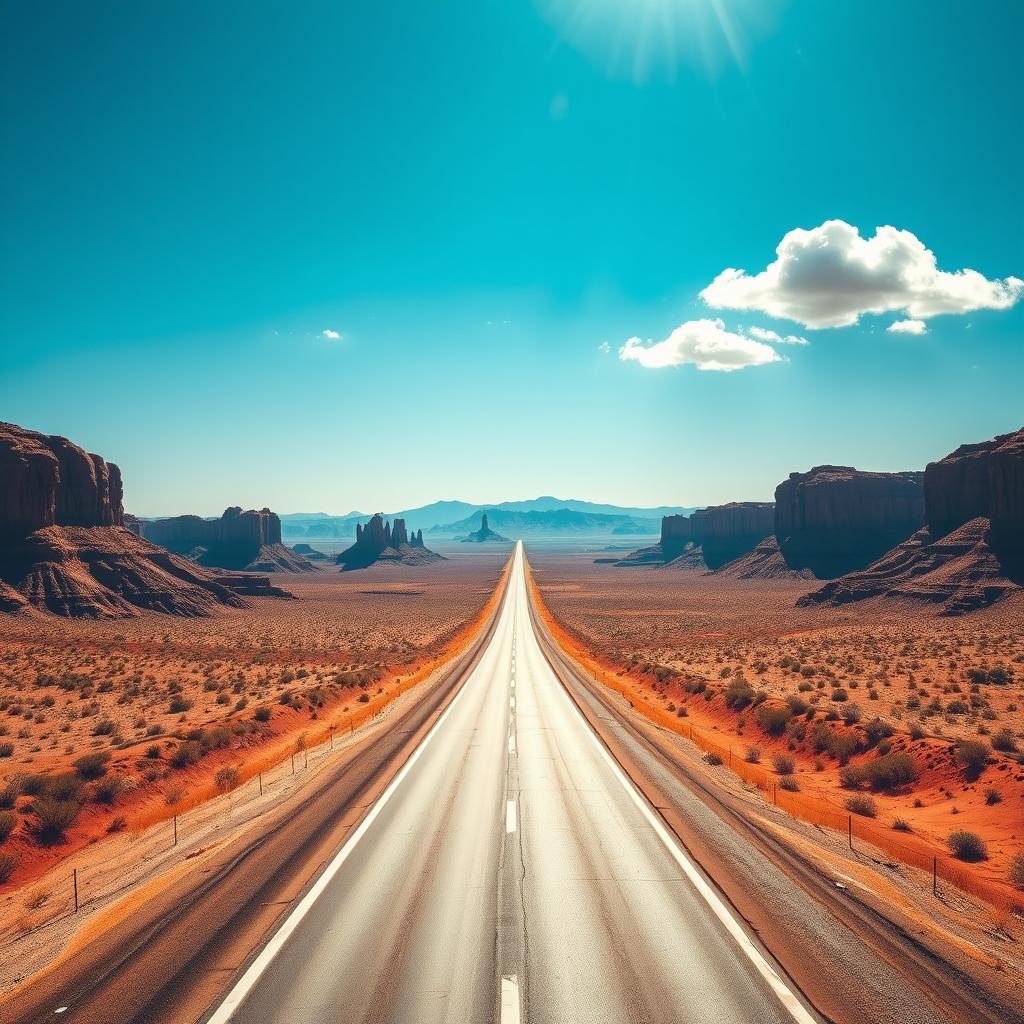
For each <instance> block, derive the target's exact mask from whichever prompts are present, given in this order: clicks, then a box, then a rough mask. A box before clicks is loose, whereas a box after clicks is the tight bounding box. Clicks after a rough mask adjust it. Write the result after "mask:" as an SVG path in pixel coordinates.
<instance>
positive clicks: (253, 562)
mask: <svg viewBox="0 0 1024 1024" xmlns="http://www.w3.org/2000/svg"><path fill="white" fill-rule="evenodd" d="M143 534H144V536H145V538H146V540H150V541H152V542H153V543H154V544H159V545H161V546H162V547H165V548H167V549H168V551H174V552H176V553H177V554H179V555H186V556H188V557H189V558H192V559H193V560H194V561H196V562H198V563H199V564H200V565H205V566H208V567H211V568H219V569H233V570H243V571H249V572H312V571H314V570H315V568H316V567H315V566H314V565H313V564H312V562H310V561H308V560H307V559H305V558H303V557H302V556H301V555H297V554H296V553H295V552H294V551H292V550H291V549H289V548H287V547H285V546H284V544H282V543H281V520H280V518H279V517H278V515H277V513H275V512H271V511H270V509H268V508H264V509H260V510H259V511H256V510H254V509H250V510H249V511H247V512H243V511H242V509H241V508H239V507H238V506H234V507H232V508H228V509H225V511H224V514H223V515H222V516H221V517H220V519H203V518H201V517H200V516H173V517H171V518H169V519H159V520H157V521H156V522H155V523H145V524H143Z"/></svg>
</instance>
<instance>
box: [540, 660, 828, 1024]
mask: <svg viewBox="0 0 1024 1024" xmlns="http://www.w3.org/2000/svg"><path fill="white" fill-rule="evenodd" d="M538 646H539V642H538ZM541 658H542V660H543V663H544V666H545V668H547V670H548V671H549V672H551V674H552V675H553V676H554V678H555V682H556V683H557V684H558V686H557V688H558V691H559V692H560V693H561V694H562V696H563V698H564V699H565V700H566V701H568V703H569V706H570V707H571V708H572V710H573V711H574V712H575V714H576V715H578V716H579V718H580V720H581V721H582V722H583V725H584V728H585V729H586V731H587V735H588V736H589V737H590V739H591V740H592V741H593V743H594V746H595V747H597V749H598V750H599V751H600V752H601V756H602V757H603V758H604V759H605V761H606V762H607V763H608V766H609V767H610V768H611V770H612V773H613V774H614V775H615V777H616V778H617V779H618V780H619V782H620V783H621V785H622V787H623V789H625V790H626V792H627V793H629V795H630V796H631V797H632V798H633V802H634V803H635V804H636V805H637V807H638V808H639V809H640V812H641V813H642V814H643V815H644V817H645V818H646V819H647V821H648V823H649V824H650V826H651V827H652V828H653V829H654V832H655V834H656V835H657V836H658V838H659V839H660V840H661V841H662V843H663V844H664V845H665V847H666V848H667V849H668V851H669V853H670V854H671V855H672V857H673V859H674V860H675V861H676V863H677V864H678V865H679V866H680V867H681V868H682V869H683V873H684V874H685V875H686V877H687V878H688V879H689V880H690V883H691V884H692V885H693V887H694V888H695V889H696V890H697V892H698V893H700V895H701V896H702V897H703V899H704V902H705V903H707V905H708V906H709V907H710V908H711V910H712V911H713V912H714V914H715V916H716V917H717V918H718V920H719V921H721V923H722V924H723V925H724V926H725V930H726V931H727V932H728V933H729V934H730V935H731V936H732V938H733V939H734V940H735V942H736V944H737V945H738V946H739V947H740V950H741V951H742V952H743V953H744V954H745V956H746V957H747V959H748V960H750V962H751V963H752V964H753V965H754V967H755V968H756V969H757V972H758V973H759V974H760V975H761V977H762V978H764V980H765V981H766V982H767V983H768V986H769V987H770V988H771V990H772V991H773V992H774V993H775V995H776V996H778V998H779V1001H780V1002H781V1003H782V1005H783V1007H785V1009H786V1010H788V1011H789V1013H790V1015H791V1016H792V1017H793V1019H794V1020H796V1021H799V1022H800V1024H817V1018H815V1017H814V1016H813V1015H812V1014H811V1013H809V1012H808V1010H807V1008H806V1007H805V1006H804V1004H803V1003H801V1002H800V1000H799V999H798V998H797V996H796V994H795V993H794V992H793V990H792V989H791V988H790V987H789V986H788V985H787V984H786V983H785V982H784V981H783V980H782V978H780V977H779V973H778V971H776V970H775V968H774V967H772V965H771V964H770V963H768V961H767V960H766V959H765V958H764V954H762V952H761V951H760V950H759V949H758V948H757V946H755V945H754V943H753V942H752V941H751V939H750V936H749V935H747V933H746V932H745V931H744V930H743V928H742V926H741V925H740V923H739V921H737V920H736V918H735V917H734V916H733V914H732V912H731V911H730V910H729V908H728V907H727V906H726V905H725V903H724V902H723V901H722V898H721V897H720V896H719V895H718V893H717V892H715V890H714V889H712V888H711V886H710V885H708V883H707V882H706V881H705V879H704V876H703V875H702V874H701V873H700V871H699V870H698V869H697V867H696V865H695V864H694V863H693V861H691V860H690V858H689V857H688V856H687V855H686V854H685V853H684V852H683V850H682V849H681V848H680V846H679V844H678V842H676V840H675V839H674V837H673V836H672V834H671V833H670V832H669V831H668V829H667V828H666V827H665V824H664V823H663V822H662V820H661V819H660V818H659V817H658V816H657V815H656V814H655V812H654V811H653V810H652V809H651V805H650V804H649V803H648V802H647V799H646V798H645V797H644V796H643V794H642V793H641V792H640V791H639V790H638V789H637V787H636V785H635V784H634V783H633V781H632V779H630V778H629V776H628V775H627V774H626V773H625V771H623V769H622V766H621V765H620V764H619V763H618V761H616V760H615V758H614V757H612V755H611V752H610V751H609V750H608V748H607V747H606V746H605V745H604V743H603V742H602V741H601V739H600V737H599V736H598V735H597V733H596V732H594V729H593V727H592V726H591V724H590V722H588V721H587V718H586V716H585V715H584V714H583V712H582V711H581V710H580V709H579V708H578V707H577V706H576V703H575V701H573V700H572V699H571V698H570V697H569V694H568V693H567V692H566V690H565V687H564V686H563V684H562V681H561V680H560V679H559V678H558V675H557V673H556V672H555V671H554V669H552V668H551V666H550V665H549V664H548V661H547V659H546V658H544V653H543V651H541Z"/></svg>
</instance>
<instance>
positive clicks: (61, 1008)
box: [53, 1006, 68, 1013]
mask: <svg viewBox="0 0 1024 1024" xmlns="http://www.w3.org/2000/svg"><path fill="white" fill-rule="evenodd" d="M53 1012H54V1013H67V1012H68V1008H67V1007H66V1006H58V1007H57V1009H56V1010H54V1011H53Z"/></svg>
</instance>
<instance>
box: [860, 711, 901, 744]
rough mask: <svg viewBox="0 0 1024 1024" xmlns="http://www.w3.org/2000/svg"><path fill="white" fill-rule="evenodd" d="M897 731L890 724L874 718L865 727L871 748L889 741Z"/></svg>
mask: <svg viewBox="0 0 1024 1024" xmlns="http://www.w3.org/2000/svg"><path fill="white" fill-rule="evenodd" d="M895 731H896V730H895V729H893V727H892V726H891V725H890V724H889V723H888V722H883V721H882V719H880V718H872V719H871V721H870V722H868V723H867V725H865V726H864V734H865V735H866V736H867V739H868V746H869V747H873V746H874V745H875V744H876V743H881V742H882V741H883V740H887V739H888V738H889V737H890V736H891V735H892V734H893V733H894V732H895Z"/></svg>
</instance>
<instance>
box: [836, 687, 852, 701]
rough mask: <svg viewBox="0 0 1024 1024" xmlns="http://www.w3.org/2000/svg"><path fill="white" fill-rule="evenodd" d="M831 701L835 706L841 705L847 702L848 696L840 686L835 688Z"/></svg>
mask: <svg viewBox="0 0 1024 1024" xmlns="http://www.w3.org/2000/svg"><path fill="white" fill-rule="evenodd" d="M832 699H833V700H834V701H835V702H836V703H837V704H841V703H842V702H843V701H844V700H848V699H849V694H847V692H846V691H845V690H844V689H843V688H842V687H841V686H837V687H836V688H835V689H834V690H833V691H832Z"/></svg>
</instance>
